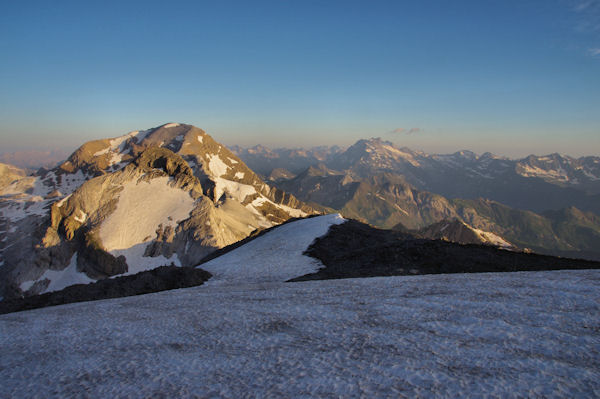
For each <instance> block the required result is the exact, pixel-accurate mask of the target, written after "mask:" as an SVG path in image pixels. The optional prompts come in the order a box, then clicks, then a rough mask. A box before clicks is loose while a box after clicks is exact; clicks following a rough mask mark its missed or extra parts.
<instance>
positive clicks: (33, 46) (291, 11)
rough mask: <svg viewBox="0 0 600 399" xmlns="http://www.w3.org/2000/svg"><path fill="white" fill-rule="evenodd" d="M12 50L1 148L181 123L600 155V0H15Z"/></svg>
mask: <svg viewBox="0 0 600 399" xmlns="http://www.w3.org/2000/svg"><path fill="white" fill-rule="evenodd" d="M0 54H2V55H1V58H0V151H9V150H14V149H22V148H27V147H35V148H41V147H45V146H49V147H58V146H67V147H69V146H72V147H75V146H77V145H79V144H81V143H82V142H84V141H87V140H90V139H94V138H101V137H111V136H117V135H121V134H124V133H126V132H128V131H131V130H138V129H144V128H149V127H153V126H157V125H159V124H162V123H166V122H171V121H176V122H185V123H191V124H194V125H196V126H199V127H201V128H204V129H205V130H207V132H208V133H209V134H211V135H213V136H214V137H215V138H216V139H217V140H218V141H221V142H223V143H225V144H240V145H253V144H257V143H262V144H266V145H269V146H272V147H276V146H312V145H318V144H332V143H338V144H346V145H347V144H351V143H352V142H354V141H355V140H357V139H359V138H364V137H374V136H381V137H382V138H385V139H388V140H391V141H394V142H395V143H397V144H399V145H408V146H409V147H411V148H415V149H423V150H426V151H430V152H450V151H455V150H459V149H471V150H474V151H476V152H484V151H492V152H495V153H498V154H503V155H509V156H520V155H525V154H528V153H538V154H541V153H549V152H562V153H568V154H572V155H577V156H579V155H600V0H572V1H571V0H539V1H528V0H518V1H512V0H502V1H500V0H499V1H491V0H490V1H486V0H479V1H427V0H424V1H410V2H409V1H406V2H404V1H339V2H337V1H305V0H302V1H300V0H298V1H283V0H281V1H273V2H264V1H240V2H233V1H206V2H203V1H190V2H176V1H173V2H167V1H158V2H153V1H140V2H134V1H116V2H111V1H102V2H91V1H73V2H67V1H56V2H54V1H40V2H36V1H27V2H26V1H4V2H2V3H1V5H0ZM411 128H412V129H413V133H411V134H407V132H408V131H409V129H411ZM402 129H404V130H402ZM417 129H418V130H419V131H416V130H417ZM393 131H396V132H393Z"/></svg>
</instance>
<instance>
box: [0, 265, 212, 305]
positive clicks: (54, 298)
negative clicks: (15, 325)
mask: <svg viewBox="0 0 600 399" xmlns="http://www.w3.org/2000/svg"><path fill="white" fill-rule="evenodd" d="M210 277H211V274H210V273H209V272H207V271H205V270H202V269H196V268H191V267H176V266H161V267H158V268H156V269H153V270H148V271H144V272H140V273H137V274H134V275H132V276H122V277H116V278H114V279H104V280H99V281H97V282H95V283H91V284H76V285H71V286H69V287H67V288H65V289H63V290H60V291H55V292H48V293H46V294H42V295H34V296H29V297H25V298H17V299H10V300H4V301H0V314H4V313H11V312H19V311H23V310H30V309H37V308H44V307H47V306H56V305H64V304H67V303H74V302H85V301H96V300H100V299H109V298H121V297H126V296H133V295H142V294H149V293H152V292H159V291H166V290H173V289H177V288H187V287H195V286H198V285H202V284H203V283H204V282H205V281H207V280H208V279H209V278H210Z"/></svg>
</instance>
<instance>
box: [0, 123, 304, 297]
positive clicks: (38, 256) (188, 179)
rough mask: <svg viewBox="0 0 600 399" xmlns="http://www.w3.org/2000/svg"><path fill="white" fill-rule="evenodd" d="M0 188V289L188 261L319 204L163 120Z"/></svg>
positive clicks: (39, 287)
mask: <svg viewBox="0 0 600 399" xmlns="http://www.w3.org/2000/svg"><path fill="white" fill-rule="evenodd" d="M10 180H12V181H11V182H10V183H7V184H5V185H4V186H3V187H1V188H0V190H1V191H0V195H1V196H2V197H1V198H0V211H1V214H0V230H1V231H2V233H0V234H2V235H3V236H2V237H3V240H4V241H3V246H2V248H1V249H2V250H1V252H0V262H1V264H2V265H3V266H2V267H1V268H0V296H4V297H14V296H20V295H32V294H38V293H42V292H48V291H54V290H57V289H61V288H64V287H66V286H68V285H71V284H75V283H85V282H90V281H94V280H97V279H102V278H107V277H111V276H115V275H121V274H133V273H136V272H139V271H142V270H148V269H153V268H155V267H158V266H162V265H170V264H174V265H194V264H196V263H197V262H198V261H199V260H200V259H202V258H203V257H204V256H206V255H207V254H208V253H210V252H212V251H214V250H215V249H217V248H221V247H223V246H226V245H228V244H231V243H233V242H236V241H238V240H240V239H243V238H244V237H246V236H248V235H249V234H250V233H252V232H253V231H255V230H257V229H262V228H268V227H271V226H273V225H276V224H279V223H281V222H283V221H285V220H287V219H289V218H291V217H302V216H306V215H309V214H313V213H316V211H315V210H314V209H313V208H311V207H310V206H308V205H306V204H304V203H302V202H300V201H299V200H297V199H296V198H295V197H294V196H292V195H289V194H287V193H285V192H283V191H282V190H280V189H278V188H274V187H271V186H269V185H268V184H266V183H265V182H264V181H263V180H261V178H260V177H258V176H257V175H256V174H255V173H254V172H253V171H252V170H250V169H249V168H248V167H247V166H246V165H245V164H244V163H243V162H242V161H241V160H240V159H239V158H238V157H237V156H236V155H235V154H233V153H232V152H230V151H229V150H228V149H227V148H226V147H224V146H222V145H221V144H219V143H217V142H216V141H214V140H213V139H212V138H211V137H210V136H209V135H207V134H206V133H205V132H204V131H203V130H201V129H199V128H197V127H194V126H191V125H185V124H177V123H169V124H165V125H162V126H160V127H157V128H154V129H149V130H145V131H136V132H131V133H129V134H126V135H124V136H121V137H117V138H114V139H103V140H95V141H90V142H88V143H85V144H84V145H82V146H81V147H80V148H79V149H77V150H76V151H75V152H74V153H73V154H72V155H71V156H70V157H69V158H68V159H67V160H66V161H64V162H63V163H61V164H60V165H59V166H58V167H56V168H54V169H51V170H40V171H38V172H37V173H36V174H34V175H32V176H29V177H24V176H20V175H19V176H18V178H14V177H11V178H10Z"/></svg>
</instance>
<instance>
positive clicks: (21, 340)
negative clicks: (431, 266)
mask: <svg viewBox="0 0 600 399" xmlns="http://www.w3.org/2000/svg"><path fill="white" fill-rule="evenodd" d="M599 314H600V271H598V270H586V271H568V272H567V271H555V272H523V273H503V274H492V273H489V274H467V275H428V276H416V277H380V278H368V279H346V280H326V281H314V282H305V283H277V284H272V285H270V287H269V289H265V287H264V286H262V285H260V284H259V285H254V286H245V287H223V286H210V285H208V286H200V287H194V288H188V289H181V290H174V291H165V292H161V293H156V294H149V295H140V296H135V297H128V298H120V299H113V300H105V301H98V302H87V303H78V304H71V305H64V306H57V307H53V308H45V309H37V310H33V311H27V312H21V313H13V314H7V315H2V316H0V397H3V398H11V397H44V398H55V397H56V398H64V397H79V396H86V397H91V398H107V397H111V398H112V397H114V398H124V397H129V398H148V397H169V398H175V397H225V398H240V397H369V398H370V397H390V398H398V397H408V398H412V397H422V398H434V397H435V398H457V397H472V398H481V397H503V398H505V397H513V398H518V397H527V398H533V397H537V398H574V397H581V398H583V397H586V398H591V397H598V396H600V352H599V351H600V319H599V317H598V315H599Z"/></svg>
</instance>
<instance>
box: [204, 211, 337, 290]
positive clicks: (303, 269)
mask: <svg viewBox="0 0 600 399" xmlns="http://www.w3.org/2000/svg"><path fill="white" fill-rule="evenodd" d="M344 221H345V219H344V218H342V216H341V215H340V214H331V215H325V216H317V217H313V218H308V219H302V220H298V221H295V222H291V223H287V224H285V225H282V226H279V227H277V228H275V229H273V230H272V231H269V232H268V233H266V234H264V235H262V236H260V237H258V238H256V239H254V240H252V241H250V242H249V243H247V244H245V245H243V246H241V247H239V248H236V249H234V250H233V251H231V252H229V253H226V254H225V255H222V256H219V257H218V258H215V259H213V260H212V261H210V262H207V263H203V264H202V265H201V266H200V267H201V268H202V269H204V270H206V271H208V272H210V273H211V274H212V275H213V277H212V278H211V279H210V280H209V281H208V282H207V284H208V285H223V284H227V285H237V284H243V283H266V282H277V281H278V282H283V281H286V280H289V279H291V278H294V277H299V276H303V275H305V274H309V273H314V272H316V271H317V270H318V269H319V268H320V267H323V264H322V263H321V262H319V261H318V260H316V259H314V258H311V257H309V256H306V255H302V252H304V250H305V249H306V248H308V246H309V245H310V244H311V243H312V242H313V241H314V240H315V238H317V237H320V236H322V235H325V234H326V233H327V230H328V229H329V226H331V225H332V224H340V223H343V222H344Z"/></svg>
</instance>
